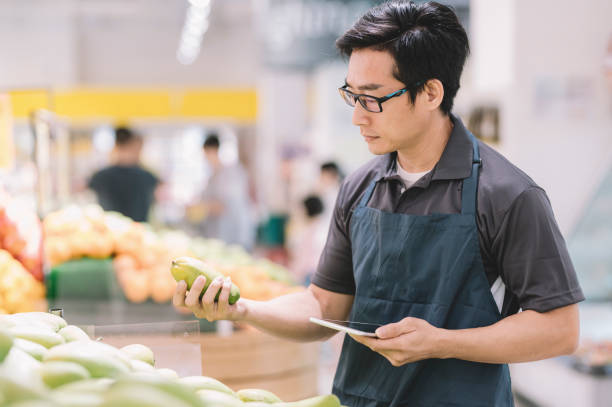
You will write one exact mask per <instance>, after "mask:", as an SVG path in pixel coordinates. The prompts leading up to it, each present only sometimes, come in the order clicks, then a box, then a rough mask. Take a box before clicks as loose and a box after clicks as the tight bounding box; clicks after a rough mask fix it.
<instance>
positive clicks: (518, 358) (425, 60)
mask: <svg viewBox="0 0 612 407" xmlns="http://www.w3.org/2000/svg"><path fill="white" fill-rule="evenodd" d="M336 45H337V47H338V48H339V50H340V52H341V53H342V54H343V55H345V56H346V57H348V59H349V62H348V72H347V75H346V78H345V81H344V83H343V84H339V85H340V87H339V88H338V90H339V93H340V96H341V97H342V98H343V99H344V101H345V102H346V103H347V105H348V106H350V108H351V109H352V121H353V124H354V125H356V126H357V127H359V133H360V136H361V138H362V139H363V142H365V143H366V144H367V146H368V149H369V151H370V152H372V153H373V154H375V155H376V157H374V158H373V159H372V160H370V161H369V162H367V163H364V165H362V166H361V167H360V168H359V169H357V170H356V171H355V172H353V173H352V174H351V175H349V176H348V177H347V178H346V180H345V181H344V182H343V183H342V187H341V188H340V192H339V194H338V199H337V200H336V205H335V207H334V215H333V220H332V222H331V223H330V228H329V234H328V238H327V242H326V244H325V248H324V250H323V253H322V254H321V259H320V261H319V265H318V267H317V271H316V273H315V275H314V276H313V278H312V283H311V284H310V286H309V287H308V289H307V290H304V291H302V292H299V293H293V294H289V295H285V296H282V297H278V298H275V299H272V300H270V301H255V300H250V299H244V298H241V299H239V300H238V301H237V302H236V303H235V304H233V305H230V304H229V303H228V298H229V293H230V288H231V282H230V281H224V280H223V279H221V278H219V279H215V280H213V281H212V282H210V285H209V286H208V288H207V289H205V290H204V287H205V284H206V279H205V278H204V277H202V276H200V277H198V278H197V279H196V280H195V282H194V283H193V285H192V286H191V288H190V290H189V293H188V294H187V285H186V283H185V282H184V281H181V282H179V283H178V284H177V289H176V291H175V294H174V299H173V302H174V304H175V306H183V305H187V306H188V307H189V308H190V309H191V310H192V311H193V312H194V314H195V316H197V317H198V318H206V319H208V320H209V321H212V320H219V319H229V320H233V321H240V322H242V323H248V324H251V325H253V326H255V327H257V328H259V329H261V330H263V331H266V332H268V333H272V334H275V335H278V336H281V337H285V338H292V339H295V340H302V341H308V340H311V341H312V340H321V339H327V338H329V337H331V336H332V335H334V334H335V333H336V331H333V330H330V329H328V328H324V327H322V326H319V325H315V324H313V323H311V322H310V318H309V317H317V318H325V319H334V320H351V321H357V322H367V323H375V324H378V325H381V326H380V327H379V328H377V329H376V332H375V333H376V337H366V336H359V335H355V334H350V335H346V337H345V339H344V343H343V346H342V355H341V357H340V363H339V365H338V368H337V370H336V376H335V379H334V385H333V390H332V391H333V393H334V394H335V395H337V396H338V397H339V398H340V401H341V402H342V404H343V405H347V406H352V407H401V406H432V407H433V406H455V407H460V406H465V407H473V406H491V407H493V406H495V407H511V406H513V405H514V402H513V396H512V386H511V382H510V371H509V368H508V363H520V362H528V361H534V360H541V359H546V358H551V357H555V356H559V355H565V354H571V353H573V352H574V351H575V350H576V347H577V345H578V340H579V326H580V324H579V321H580V320H579V313H578V305H577V303H578V302H580V301H583V300H584V295H583V293H582V290H581V288H580V285H579V283H578V279H577V277H576V272H575V270H574V267H573V265H572V262H571V259H570V257H569V254H568V251H567V247H566V244H565V241H564V239H563V236H562V234H561V232H560V230H559V227H558V226H557V222H556V220H555V217H554V214H553V211H552V208H551V204H550V201H549V199H548V197H547V195H546V193H545V192H544V190H543V189H542V188H541V187H539V186H538V185H537V184H536V183H535V182H534V181H533V180H532V179H531V178H529V177H528V176H527V175H526V174H525V173H524V172H522V171H521V170H519V169H518V168H517V167H516V166H514V165H513V164H512V163H510V162H509V161H508V160H507V159H506V158H504V157H503V156H502V155H501V154H499V153H498V152H497V151H496V150H494V149H493V148H492V147H490V146H488V145H486V144H485V143H483V142H479V141H477V140H476V139H475V138H474V136H473V135H472V134H471V133H470V132H469V131H468V130H467V129H466V128H465V126H464V125H463V123H462V121H461V120H460V119H459V118H458V117H457V116H455V115H454V114H453V113H452V108H453V100H454V97H455V95H456V94H457V91H458V90H459V84H460V78H461V72H462V70H463V66H464V63H465V60H466V57H467V55H468V53H469V44H468V37H467V34H466V32H465V30H464V28H463V27H462V26H461V24H460V23H459V20H458V18H457V16H456V14H455V13H454V12H453V10H452V9H451V8H449V7H448V6H445V5H442V4H440V3H437V2H425V3H422V2H418V3H417V2H412V1H406V0H391V1H387V2H384V3H381V4H380V5H378V6H375V7H373V8H372V9H370V10H369V11H368V12H366V13H365V14H364V15H363V17H361V18H360V19H359V20H358V21H357V22H356V23H355V24H354V25H353V27H352V28H350V29H349V30H348V31H347V32H346V33H345V34H344V35H342V37H340V38H339V39H338V40H337V41H336ZM358 138H359V136H357V135H356V139H358ZM356 142H357V141H356ZM525 148H527V149H528V148H530V146H529V145H528V144H526V145H525ZM219 290H221V294H219V297H218V298H219V299H218V301H215V297H216V296H217V293H218V292H219ZM203 291H204V295H203V296H201V294H202V292H203ZM519 310H522V311H520V312H519Z"/></svg>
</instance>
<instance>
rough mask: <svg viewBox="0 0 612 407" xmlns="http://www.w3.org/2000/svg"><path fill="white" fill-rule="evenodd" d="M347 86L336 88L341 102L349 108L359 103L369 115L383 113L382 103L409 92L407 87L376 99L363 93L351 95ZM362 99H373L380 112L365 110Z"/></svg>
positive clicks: (421, 82) (415, 85) (417, 83)
mask: <svg viewBox="0 0 612 407" xmlns="http://www.w3.org/2000/svg"><path fill="white" fill-rule="evenodd" d="M423 83H425V81H418V82H416V83H414V84H413V85H412V87H417V86H420V85H421V84H423ZM347 86H348V85H344V86H341V87H339V88H338V92H339V93H340V97H342V99H343V100H344V101H345V102H346V104H347V105H349V106H350V107H355V104H356V103H357V102H359V104H360V105H361V106H362V107H363V108H364V109H365V110H366V111H368V112H370V113H382V111H383V108H382V104H383V103H384V102H386V101H387V100H389V99H392V98H394V97H397V96H401V95H403V94H404V93H406V92H408V90H409V88H408V87H405V88H402V89H399V90H396V91H395V92H391V93H389V94H388V95H385V96H382V97H376V96H372V95H368V94H365V93H353V92H351V91H350V90H348V89H347V88H346V87H347ZM345 94H346V95H348V96H350V98H351V99H353V100H354V102H353V104H351V103H350V102H349V100H348V99H347V98H345V97H344V95H345ZM362 97H368V98H371V99H374V100H375V101H376V102H377V103H378V108H379V109H380V110H378V111H375V110H370V109H368V108H367V106H366V103H365V101H364V100H363V99H362Z"/></svg>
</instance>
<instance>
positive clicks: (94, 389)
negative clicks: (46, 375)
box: [55, 377, 115, 394]
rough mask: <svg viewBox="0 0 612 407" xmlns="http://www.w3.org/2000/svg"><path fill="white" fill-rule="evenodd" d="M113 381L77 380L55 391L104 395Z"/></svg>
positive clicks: (104, 379) (105, 378)
mask: <svg viewBox="0 0 612 407" xmlns="http://www.w3.org/2000/svg"><path fill="white" fill-rule="evenodd" d="M114 382H115V381H114V380H113V379H109V378H107V377H102V378H99V379H85V380H79V381H78V382H71V383H67V384H64V385H62V386H59V387H57V388H56V389H55V391H62V392H66V393H99V394H101V393H104V392H106V391H107V390H108V389H109V388H110V386H111V384H113V383H114Z"/></svg>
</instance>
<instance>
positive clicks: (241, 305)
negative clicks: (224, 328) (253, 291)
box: [232, 298, 251, 322]
mask: <svg viewBox="0 0 612 407" xmlns="http://www.w3.org/2000/svg"><path fill="white" fill-rule="evenodd" d="M250 303H251V301H250V300H247V299H244V298H241V299H239V300H238V302H237V303H236V312H235V313H234V315H232V321H234V322H248V321H247V319H248V316H249V305H250Z"/></svg>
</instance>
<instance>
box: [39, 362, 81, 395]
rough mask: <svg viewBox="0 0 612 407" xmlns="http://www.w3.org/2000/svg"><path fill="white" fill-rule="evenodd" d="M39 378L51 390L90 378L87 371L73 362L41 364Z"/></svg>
mask: <svg viewBox="0 0 612 407" xmlns="http://www.w3.org/2000/svg"><path fill="white" fill-rule="evenodd" d="M40 376H41V377H42V380H43V382H45V384H46V385H47V386H49V387H50V388H52V389H54V388H56V387H59V386H62V385H64V384H67V383H71V382H76V381H79V380H85V379H89V378H90V377H91V376H90V374H89V371H88V370H87V369H85V368H84V367H83V366H81V365H79V364H78V363H73V362H47V363H43V364H42V365H41V366H40Z"/></svg>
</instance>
